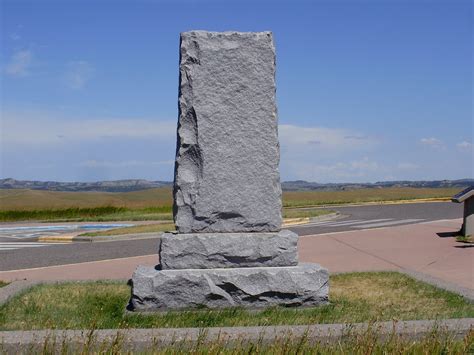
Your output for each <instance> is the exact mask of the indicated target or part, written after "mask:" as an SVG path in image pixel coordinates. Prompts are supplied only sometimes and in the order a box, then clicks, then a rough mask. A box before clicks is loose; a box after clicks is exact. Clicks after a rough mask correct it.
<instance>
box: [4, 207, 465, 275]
mask: <svg viewBox="0 0 474 355" xmlns="http://www.w3.org/2000/svg"><path fill="white" fill-rule="evenodd" d="M328 209H332V210H337V211H338V212H339V213H340V216H339V217H338V218H337V219H336V220H332V221H323V222H316V223H311V224H308V225H302V226H294V227H291V228H288V229H290V230H292V231H294V232H296V233H298V234H299V235H301V236H303V235H317V234H325V233H333V232H342V231H348V230H364V229H373V228H382V227H390V226H400V225H406V224H413V223H423V222H428V221H435V220H443V219H455V218H461V217H462V205H461V204H454V203H451V202H433V203H404V204H390V205H362V206H344V207H328ZM2 242H11V239H9V240H7V239H5V240H1V239H0V243H2ZM16 243H21V241H18V242H16ZM3 244H4V245H5V244H6V243H3ZM157 249H158V238H150V239H140V240H125V241H111V242H94V243H90V242H82V243H69V244H48V245H45V246H38V247H24V248H18V249H15V248H11V249H8V250H0V271H7V270H18V269H26V268H38V267H46V266H52V265H64V264H74V263H81V262H86V261H98V260H108V259H116V258H125V257H131V256H141V255H150V254H154V253H157V252H158V250H157Z"/></svg>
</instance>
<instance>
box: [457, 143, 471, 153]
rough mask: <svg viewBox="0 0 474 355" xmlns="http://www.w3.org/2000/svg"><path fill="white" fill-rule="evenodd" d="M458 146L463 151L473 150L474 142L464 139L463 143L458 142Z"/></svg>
mask: <svg viewBox="0 0 474 355" xmlns="http://www.w3.org/2000/svg"><path fill="white" fill-rule="evenodd" d="M456 147H458V149H459V150H461V151H471V150H472V148H473V146H472V143H470V142H467V141H462V142H461V143H458V144H456Z"/></svg>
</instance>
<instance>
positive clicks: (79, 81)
mask: <svg viewBox="0 0 474 355" xmlns="http://www.w3.org/2000/svg"><path fill="white" fill-rule="evenodd" d="M93 75H94V67H93V66H92V65H91V64H90V63H89V62H87V61H85V60H78V61H72V62H69V63H68V64H67V68H66V73H65V75H64V79H65V82H66V85H67V86H68V87H69V88H71V89H74V90H79V89H82V88H84V87H85V86H86V84H87V82H89V81H90V80H91V79H92V77H93Z"/></svg>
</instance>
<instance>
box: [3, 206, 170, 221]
mask: <svg viewBox="0 0 474 355" xmlns="http://www.w3.org/2000/svg"><path fill="white" fill-rule="evenodd" d="M171 219H172V214H171V206H162V207H147V208H141V209H130V208H126V207H114V206H103V207H90V208H66V209H51V210H48V209H46V210H15V211H0V222H11V221H26V220H35V221H49V222H53V221H74V222H82V221H98V222H99V221H104V222H106V221H145V220H171Z"/></svg>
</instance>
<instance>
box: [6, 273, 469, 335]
mask: <svg viewBox="0 0 474 355" xmlns="http://www.w3.org/2000/svg"><path fill="white" fill-rule="evenodd" d="M129 297H130V289H129V287H128V286H127V285H125V284H122V283H112V282H93V283H67V284H59V285H40V286H36V287H34V288H33V289H31V290H30V291H28V292H26V293H24V294H22V295H20V296H17V297H15V298H14V299H12V300H10V301H9V302H8V303H7V304H5V305H3V306H1V307H0V329H1V330H28V329H43V328H58V329H59V328H60V329H66V328H67V329H79V328H80V329H84V328H128V327H132V328H151V327H219V326H258V325H261V326H265V325H282V324H287V325H292V324H315V323H340V322H350V323H353V322H366V321H375V320H379V321H384V320H385V321H389V320H393V319H399V320H409V319H438V318H462V317H474V304H470V303H468V302H467V301H465V300H464V299H463V298H462V297H461V296H459V295H457V294H454V293H451V292H448V291H444V290H440V289H438V288H436V287H433V286H431V285H428V284H426V283H423V282H420V281H416V280H414V279H412V278H410V277H408V276H406V275H403V274H399V273H395V272H378V273H351V274H340V275H335V276H331V286H330V300H331V304H330V305H327V306H322V307H317V308H311V309H293V308H269V309H266V310H263V311H259V312H256V313H249V312H248V311H246V310H244V309H241V308H234V309H227V310H221V311H216V310H200V311H186V312H169V313H163V314H152V315H147V314H125V313H124V309H125V306H126V304H127V301H128V299H129Z"/></svg>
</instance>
